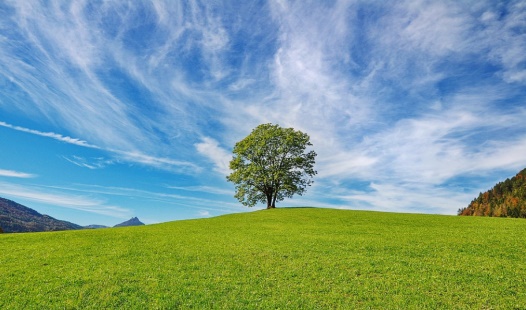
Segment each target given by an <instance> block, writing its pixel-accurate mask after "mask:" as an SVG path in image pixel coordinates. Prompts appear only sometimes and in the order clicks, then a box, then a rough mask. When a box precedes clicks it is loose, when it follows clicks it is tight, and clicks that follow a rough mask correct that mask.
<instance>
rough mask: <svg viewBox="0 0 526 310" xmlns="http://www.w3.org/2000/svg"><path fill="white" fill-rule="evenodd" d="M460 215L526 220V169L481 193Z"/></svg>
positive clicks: (459, 211)
mask: <svg viewBox="0 0 526 310" xmlns="http://www.w3.org/2000/svg"><path fill="white" fill-rule="evenodd" d="M458 215H475V216H497V217H520V218H526V169H523V170H522V171H521V172H519V173H518V174H517V175H516V176H514V177H513V178H511V179H506V181H504V182H500V183H498V184H497V185H495V186H494V187H493V188H492V189H490V190H489V191H487V192H484V193H480V195H479V196H478V197H477V198H476V199H474V200H473V201H472V202H471V203H470V204H469V205H468V206H467V207H466V208H462V209H459V210H458Z"/></svg>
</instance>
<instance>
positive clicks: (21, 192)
mask: <svg viewBox="0 0 526 310" xmlns="http://www.w3.org/2000/svg"><path fill="white" fill-rule="evenodd" d="M0 185H1V186H0V194H2V195H6V196H10V197H17V198H21V199H28V200H31V201H35V202H39V203H44V204H47V205H51V206H58V207H63V208H69V209H75V210H80V211H85V212H90V213H97V214H102V215H107V216H112V217H117V218H123V219H124V218H128V217H130V216H131V215H132V212H131V211H130V210H129V209H126V208H122V207H119V206H112V205H107V204H106V203H105V201H103V200H100V199H95V198H90V197H87V196H79V195H69V194H65V193H61V192H52V191H49V190H48V189H46V188H43V187H38V186H23V185H16V184H10V183H0Z"/></svg>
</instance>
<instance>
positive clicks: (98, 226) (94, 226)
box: [84, 224, 108, 229]
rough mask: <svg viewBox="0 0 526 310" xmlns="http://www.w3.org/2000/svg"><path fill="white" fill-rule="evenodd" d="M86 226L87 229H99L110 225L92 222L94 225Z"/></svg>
mask: <svg viewBox="0 0 526 310" xmlns="http://www.w3.org/2000/svg"><path fill="white" fill-rule="evenodd" d="M84 228H86V229H99V228H108V226H104V225H96V224H92V225H88V226H84Z"/></svg>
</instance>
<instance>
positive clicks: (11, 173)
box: [0, 169, 37, 179]
mask: <svg viewBox="0 0 526 310" xmlns="http://www.w3.org/2000/svg"><path fill="white" fill-rule="evenodd" d="M0 176H3V177H11V178H25V179H27V178H36V177H37V175H35V174H31V173H25V172H19V171H13V170H3V169H0Z"/></svg>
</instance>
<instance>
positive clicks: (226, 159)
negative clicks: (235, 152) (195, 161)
mask: <svg viewBox="0 0 526 310" xmlns="http://www.w3.org/2000/svg"><path fill="white" fill-rule="evenodd" d="M195 148H196V149H197V151H198V152H199V153H200V154H201V155H203V156H205V157H207V158H208V159H209V160H210V161H212V163H214V166H215V167H214V170H215V171H217V172H219V173H221V174H223V175H228V174H230V168H229V163H230V160H231V159H232V155H231V154H229V153H228V152H227V151H226V150H225V149H223V148H222V147H220V146H219V143H218V142H217V141H216V140H214V139H212V138H210V137H203V138H202V139H201V142H200V143H196V144H195Z"/></svg>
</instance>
